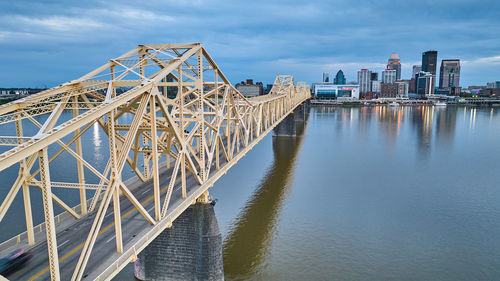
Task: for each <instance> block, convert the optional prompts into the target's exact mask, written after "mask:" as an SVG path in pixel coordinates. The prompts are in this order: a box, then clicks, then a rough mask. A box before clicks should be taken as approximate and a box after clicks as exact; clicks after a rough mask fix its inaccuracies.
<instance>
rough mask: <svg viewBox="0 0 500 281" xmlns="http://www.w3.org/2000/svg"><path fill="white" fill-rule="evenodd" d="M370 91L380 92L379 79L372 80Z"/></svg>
mask: <svg viewBox="0 0 500 281" xmlns="http://www.w3.org/2000/svg"><path fill="white" fill-rule="evenodd" d="M372 92H373V93H380V81H378V80H372Z"/></svg>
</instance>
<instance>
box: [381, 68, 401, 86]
mask: <svg viewBox="0 0 500 281" xmlns="http://www.w3.org/2000/svg"><path fill="white" fill-rule="evenodd" d="M396 75H397V71H396V70H395V69H386V70H384V71H382V83H394V82H396V80H397V79H396Z"/></svg>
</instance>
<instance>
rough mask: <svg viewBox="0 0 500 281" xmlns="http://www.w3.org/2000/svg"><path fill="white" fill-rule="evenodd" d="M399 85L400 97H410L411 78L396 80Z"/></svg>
mask: <svg viewBox="0 0 500 281" xmlns="http://www.w3.org/2000/svg"><path fill="white" fill-rule="evenodd" d="M396 84H397V85H398V97H399V98H408V91H409V88H410V80H398V81H396Z"/></svg>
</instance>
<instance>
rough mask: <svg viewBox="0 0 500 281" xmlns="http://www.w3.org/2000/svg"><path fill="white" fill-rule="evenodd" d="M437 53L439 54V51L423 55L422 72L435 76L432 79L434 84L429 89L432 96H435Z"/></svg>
mask: <svg viewBox="0 0 500 281" xmlns="http://www.w3.org/2000/svg"><path fill="white" fill-rule="evenodd" d="M437 53H438V52H437V51H427V52H423V53H422V71H424V72H428V73H430V74H432V75H433V76H434V77H432V79H430V81H431V83H432V85H431V87H430V89H429V90H430V92H431V95H433V94H434V88H435V86H436V68H437ZM417 83H418V80H417ZM417 88H418V86H417Z"/></svg>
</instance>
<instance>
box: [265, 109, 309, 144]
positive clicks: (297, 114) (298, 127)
mask: <svg viewBox="0 0 500 281" xmlns="http://www.w3.org/2000/svg"><path fill="white" fill-rule="evenodd" d="M308 103H309V101H305V102H303V103H302V104H300V105H299V106H297V107H296V108H295V110H294V111H293V112H292V113H290V114H289V115H288V116H287V117H286V118H285V119H283V121H281V123H279V124H278V125H277V126H276V127H274V129H273V137H281V136H284V137H296V136H301V135H302V134H303V133H304V128H305V123H306V120H307V116H308V113H309V104H308Z"/></svg>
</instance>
